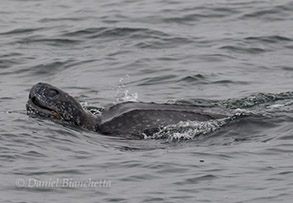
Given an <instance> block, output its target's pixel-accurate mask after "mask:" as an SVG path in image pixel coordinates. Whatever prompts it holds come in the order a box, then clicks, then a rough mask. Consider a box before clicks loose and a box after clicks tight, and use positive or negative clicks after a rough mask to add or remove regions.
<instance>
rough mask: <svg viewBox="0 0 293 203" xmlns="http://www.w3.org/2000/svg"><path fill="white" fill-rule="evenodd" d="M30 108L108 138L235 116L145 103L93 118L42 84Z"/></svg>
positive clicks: (121, 106) (69, 98) (34, 90)
mask: <svg viewBox="0 0 293 203" xmlns="http://www.w3.org/2000/svg"><path fill="white" fill-rule="evenodd" d="M26 108H27V112H28V115H36V116H40V117H46V118H53V119H58V120H62V121H65V122H67V123H70V124H73V125H76V126H79V127H82V128H86V129H88V130H91V131H96V132H99V133H101V134H105V135H113V136H129V135H131V136H136V137H138V138H143V137H144V136H146V135H147V136H148V135H152V134H153V133H155V132H157V131H158V130H159V129H160V128H162V127H164V126H167V125H171V124H177V123H179V122H180V121H209V120H213V119H221V118H226V117H229V116H231V115H230V114H229V113H227V112H224V113H223V111H222V112H221V111H218V110H211V109H210V108H207V107H203V106H191V105H177V104H157V103H143V102H124V103H119V104H116V105H114V106H112V107H110V108H109V109H108V110H105V111H103V112H102V114H101V115H93V114H91V113H90V112H87V111H86V110H84V109H83V108H82V106H81V104H80V103H79V102H78V101H77V100H76V99H75V98H74V97H73V96H71V95H70V94H68V93H66V92H64V91H62V90H60V89H58V88H56V87H54V86H52V85H50V84H47V83H42V82H40V83H37V84H36V85H34V86H33V87H32V89H31V91H30V94H29V100H28V101H27V104H26ZM215 112H218V113H215Z"/></svg>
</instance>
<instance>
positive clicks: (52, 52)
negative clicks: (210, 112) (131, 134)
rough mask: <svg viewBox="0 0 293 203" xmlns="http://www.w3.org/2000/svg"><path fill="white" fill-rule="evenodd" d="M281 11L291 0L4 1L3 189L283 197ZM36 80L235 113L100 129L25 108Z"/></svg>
mask: <svg viewBox="0 0 293 203" xmlns="http://www.w3.org/2000/svg"><path fill="white" fill-rule="evenodd" d="M292 22H293V3H292V1H289V0H281V1H273V0H267V1H257V0H251V1H246V0H245V1H244V0H239V1H229V0H215V1H191V0H184V1H179V0H178V1H176V0H174V1H173V0H172V1H162V0H161V1H159V0H151V1H134V0H133V1H132V0H125V1H122V0H109V1H94V0H85V1H77V0H62V1H53V0H52V1H49V0H47V1H45V0H44V1H35V0H3V1H1V6H0V85H1V88H0V105H1V111H0V126H1V128H0V140H1V141H0V143H1V145H0V159H1V161H0V174H1V181H0V186H1V195H0V200H1V202H13V203H15V202H30V203H33V202H84V203H85V202H291V201H292V198H293V195H292V194H293V183H292V179H293V169H292V168H293V157H292V156H293V130H292V121H293V116H292V113H293V92H292V91H293V89H292V76H293V65H292V64H293V59H292V53H293V36H292V33H293V24H292ZM39 81H45V82H48V83H51V84H53V85H55V86H58V87H60V88H61V89H64V90H65V91H67V92H70V93H71V94H72V95H74V96H76V97H77V98H78V99H79V100H80V101H81V102H83V104H84V106H97V107H105V108H107V107H109V106H111V105H112V104H113V103H117V102H121V101H127V100H136V101H153V102H161V103H164V102H171V103H173V102H175V103H184V104H186V103H187V104H201V105H206V106H207V108H209V107H220V108H222V109H224V110H225V109H226V110H235V112H238V113H237V115H235V118H231V119H230V120H229V121H216V122H215V123H212V122H206V123H196V122H195V123H192V122H191V123H179V124H178V125H175V126H168V127H167V128H165V129H163V130H162V132H160V133H159V134H157V135H156V137H154V138H153V139H151V138H150V139H146V140H126V139H123V138H115V137H107V136H102V135H99V134H96V133H92V132H87V131H84V130H81V129H77V128H74V127H69V126H66V125H60V124H58V123H55V122H52V121H48V120H42V119H35V118H30V117H28V116H27V115H26V111H25V103H26V100H27V97H28V93H29V90H30V88H31V86H32V85H33V84H35V83H37V82H39ZM159 138H160V139H159ZM36 180H38V181H39V182H43V183H44V182H46V181H47V183H48V184H49V183H51V185H43V186H40V185H39V186H38V185H36V184H34V183H36V182H37V181H36ZM68 180H71V182H74V181H75V182H78V183H80V182H82V181H88V182H86V183H85V184H84V185H75V186H74V185H66V184H65V183H66V181H68ZM54 181H55V183H56V184H55V185H54ZM58 181H59V182H58ZM97 181H100V182H99V183H100V184H99V185H95V186H93V185H90V184H89V183H90V182H95V183H97ZM102 181H104V182H102ZM57 183H58V184H57ZM62 184H63V185H62ZM64 184H65V185H64ZM82 186H84V187H82Z"/></svg>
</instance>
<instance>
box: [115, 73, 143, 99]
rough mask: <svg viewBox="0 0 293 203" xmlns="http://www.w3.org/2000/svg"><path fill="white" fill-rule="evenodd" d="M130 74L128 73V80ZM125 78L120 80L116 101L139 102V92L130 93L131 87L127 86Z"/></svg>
mask: <svg viewBox="0 0 293 203" xmlns="http://www.w3.org/2000/svg"><path fill="white" fill-rule="evenodd" d="M129 79H130V76H129V75H128V74H127V75H126V80H129ZM124 80H125V79H124V78H120V80H119V85H118V89H117V90H116V93H115V95H114V98H115V103H120V102H126V101H133V102H137V101H138V94H137V93H136V92H135V93H130V91H131V90H130V89H127V88H126V85H125V82H124Z"/></svg>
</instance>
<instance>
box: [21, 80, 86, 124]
mask: <svg viewBox="0 0 293 203" xmlns="http://www.w3.org/2000/svg"><path fill="white" fill-rule="evenodd" d="M26 109H27V113H28V115H32V116H40V117H45V118H53V119H57V120H62V121H65V122H68V123H70V124H75V125H77V126H80V127H86V128H90V127H89V126H88V125H89V124H88V122H89V121H90V120H91V118H89V116H90V115H89V113H87V112H85V111H84V109H83V108H82V106H81V105H80V103H79V102H78V101H77V100H76V99H75V98H74V97H72V96H71V95H70V94H68V93H66V92H64V91H62V90H60V89H58V88H56V87H54V86H52V85H50V84H47V83H41V82H40V83H37V84H36V85H34V86H33V87H32V89H31V91H30V94H29V100H28V101H27V103H26ZM91 116H92V115H91Z"/></svg>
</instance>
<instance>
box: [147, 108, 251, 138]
mask: <svg viewBox="0 0 293 203" xmlns="http://www.w3.org/2000/svg"><path fill="white" fill-rule="evenodd" d="M245 115H246V114H245V113H241V112H238V113H236V114H235V115H233V116H231V117H228V118H222V119H216V120H210V121H185V122H183V121H181V122H179V123H177V124H174V125H168V126H165V127H163V128H161V129H160V130H159V131H158V132H156V133H154V134H153V135H152V136H146V137H145V139H166V140H167V141H168V142H173V141H180V140H191V139H194V138H195V137H198V136H201V135H207V134H210V133H212V132H215V131H216V130H219V129H220V128H221V127H223V126H225V125H227V124H229V123H230V122H231V121H233V120H235V119H236V118H239V117H241V116H245Z"/></svg>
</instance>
